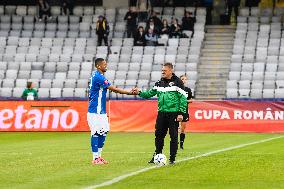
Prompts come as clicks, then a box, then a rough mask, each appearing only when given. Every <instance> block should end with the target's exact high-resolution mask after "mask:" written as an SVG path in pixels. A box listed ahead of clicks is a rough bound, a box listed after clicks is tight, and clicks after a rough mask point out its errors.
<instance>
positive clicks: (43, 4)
mask: <svg viewBox="0 0 284 189" xmlns="http://www.w3.org/2000/svg"><path fill="white" fill-rule="evenodd" d="M38 9H39V21H42V19H43V17H44V16H48V19H52V17H51V13H50V6H49V4H48V2H47V1H46V0H38Z"/></svg>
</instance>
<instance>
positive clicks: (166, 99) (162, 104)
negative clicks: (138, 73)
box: [139, 74, 187, 113]
mask: <svg viewBox="0 0 284 189" xmlns="http://www.w3.org/2000/svg"><path fill="white" fill-rule="evenodd" d="M155 95H157V97H158V111H159V112H179V113H186V108H187V93H186V92H185V90H184V85H183V83H182V81H181V80H180V79H179V78H178V77H177V76H176V75H174V74H173V76H172V78H171V79H163V78H162V79H161V80H159V81H158V82H156V83H155V86H154V88H153V89H150V90H147V91H143V92H140V93H139V96H140V97H142V98H151V97H153V96H155Z"/></svg>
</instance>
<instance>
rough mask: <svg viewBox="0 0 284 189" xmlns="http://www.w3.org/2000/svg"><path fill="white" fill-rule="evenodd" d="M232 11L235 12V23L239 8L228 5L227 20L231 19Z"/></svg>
mask: <svg viewBox="0 0 284 189" xmlns="http://www.w3.org/2000/svg"><path fill="white" fill-rule="evenodd" d="M233 9H234V12H235V21H236V22H237V18H238V16H239V7H238V6H230V5H228V15H229V18H230V19H231V15H232V10H233Z"/></svg>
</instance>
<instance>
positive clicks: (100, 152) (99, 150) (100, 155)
mask: <svg viewBox="0 0 284 189" xmlns="http://www.w3.org/2000/svg"><path fill="white" fill-rule="evenodd" d="M102 151H103V149H102V148H98V155H99V157H102Z"/></svg>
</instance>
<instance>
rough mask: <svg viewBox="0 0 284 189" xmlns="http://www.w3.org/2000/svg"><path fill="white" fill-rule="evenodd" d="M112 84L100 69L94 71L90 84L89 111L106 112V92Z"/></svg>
mask: <svg viewBox="0 0 284 189" xmlns="http://www.w3.org/2000/svg"><path fill="white" fill-rule="evenodd" d="M110 85H111V84H110V82H109V81H108V80H107V79H106V78H105V76H104V75H103V74H101V73H100V72H99V71H95V72H93V73H92V76H91V79H90V84H89V108H88V112H90V113H96V114H106V93H107V87H109V86H110Z"/></svg>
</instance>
